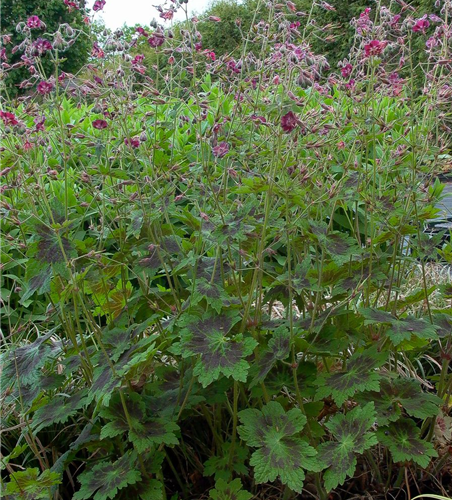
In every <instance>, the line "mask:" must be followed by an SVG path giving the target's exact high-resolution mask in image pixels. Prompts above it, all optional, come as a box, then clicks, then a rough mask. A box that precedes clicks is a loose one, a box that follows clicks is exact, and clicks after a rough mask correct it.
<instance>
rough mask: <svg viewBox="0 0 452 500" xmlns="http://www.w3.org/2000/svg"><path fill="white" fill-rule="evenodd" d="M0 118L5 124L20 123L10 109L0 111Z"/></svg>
mask: <svg viewBox="0 0 452 500" xmlns="http://www.w3.org/2000/svg"><path fill="white" fill-rule="evenodd" d="M0 118H1V119H2V120H3V123H4V124H5V125H17V124H18V123H19V122H18V121H17V118H16V116H15V115H14V114H13V113H10V112H9V111H0Z"/></svg>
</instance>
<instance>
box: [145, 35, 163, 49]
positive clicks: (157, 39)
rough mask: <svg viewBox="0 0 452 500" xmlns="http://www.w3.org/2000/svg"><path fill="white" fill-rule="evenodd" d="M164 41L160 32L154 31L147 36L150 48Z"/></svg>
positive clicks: (158, 45)
mask: <svg viewBox="0 0 452 500" xmlns="http://www.w3.org/2000/svg"><path fill="white" fill-rule="evenodd" d="M164 42H165V37H164V36H163V35H162V34H160V33H154V34H152V35H151V36H150V37H149V38H148V43H149V45H150V46H151V47H152V48H154V49H155V48H157V47H160V45H163V44H164Z"/></svg>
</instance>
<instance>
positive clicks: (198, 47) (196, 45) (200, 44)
mask: <svg viewBox="0 0 452 500" xmlns="http://www.w3.org/2000/svg"><path fill="white" fill-rule="evenodd" d="M195 50H196V52H200V51H201V50H202V43H201V42H196V43H195Z"/></svg>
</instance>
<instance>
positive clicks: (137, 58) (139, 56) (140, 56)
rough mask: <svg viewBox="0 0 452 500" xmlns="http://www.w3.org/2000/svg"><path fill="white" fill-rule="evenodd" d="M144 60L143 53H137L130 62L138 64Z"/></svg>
mask: <svg viewBox="0 0 452 500" xmlns="http://www.w3.org/2000/svg"><path fill="white" fill-rule="evenodd" d="M143 61H144V55H143V54H137V55H136V56H135V57H134V58H133V59H132V64H140V63H142V62H143Z"/></svg>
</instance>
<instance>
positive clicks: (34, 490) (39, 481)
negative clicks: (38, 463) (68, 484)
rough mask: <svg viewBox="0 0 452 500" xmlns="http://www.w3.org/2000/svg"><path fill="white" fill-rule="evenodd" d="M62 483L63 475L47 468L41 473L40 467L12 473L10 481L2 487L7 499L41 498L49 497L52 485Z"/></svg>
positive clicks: (32, 499)
mask: <svg viewBox="0 0 452 500" xmlns="http://www.w3.org/2000/svg"><path fill="white" fill-rule="evenodd" d="M60 483H61V475H60V474H58V473H57V472H52V471H50V470H48V469H47V470H45V471H44V472H42V473H41V474H39V469H38V468H37V467H36V468H33V469H25V470H21V471H17V472H13V473H12V474H10V481H9V483H6V484H5V485H4V488H2V494H3V495H4V498H5V500H9V499H11V500H12V499H20V500H40V499H47V498H49V490H50V488H51V487H52V486H54V485H57V484H60Z"/></svg>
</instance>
